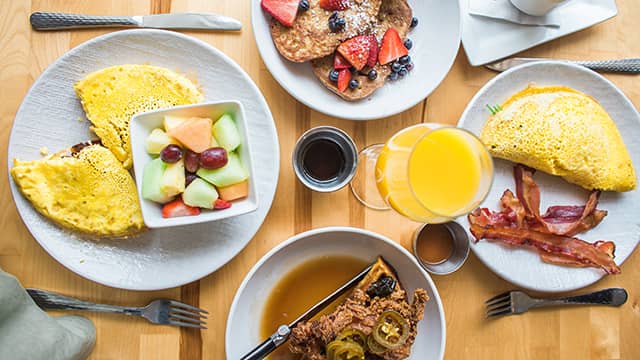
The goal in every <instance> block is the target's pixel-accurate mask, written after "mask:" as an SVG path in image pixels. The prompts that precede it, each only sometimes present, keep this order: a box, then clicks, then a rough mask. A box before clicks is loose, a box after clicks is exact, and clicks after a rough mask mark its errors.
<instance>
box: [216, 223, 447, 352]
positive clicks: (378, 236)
mask: <svg viewBox="0 0 640 360" xmlns="http://www.w3.org/2000/svg"><path fill="white" fill-rule="evenodd" d="M332 232H346V233H357V234H360V235H365V236H367V237H370V238H375V239H377V240H380V241H383V242H385V243H387V244H388V245H390V246H392V247H394V248H395V249H396V250H399V251H400V252H401V253H402V254H403V255H405V256H406V257H407V258H408V259H409V260H410V262H411V263H412V264H413V265H414V266H415V267H416V268H417V269H418V270H419V271H420V273H421V274H422V275H423V276H424V278H425V280H427V283H428V284H429V285H430V286H431V288H432V289H433V295H434V296H433V297H434V298H435V301H436V305H437V307H438V312H439V315H440V318H439V320H440V323H441V324H442V340H441V341H440V353H439V354H438V357H437V358H438V359H443V358H444V353H445V347H446V342H447V322H446V317H445V312H444V307H443V305H442V299H441V298H440V292H439V291H438V288H437V287H436V284H435V282H434V281H433V279H432V278H431V276H430V275H429V274H428V273H427V272H426V271H425V270H424V269H423V268H422V267H421V266H420V265H419V264H418V262H417V260H416V259H415V257H414V256H413V255H412V254H411V253H410V252H409V251H408V250H407V249H405V248H404V247H403V246H401V245H400V244H398V243H396V242H395V241H393V240H392V239H390V238H388V237H386V236H384V235H382V234H378V233H376V232H374V231H371V230H367V229H363V228H356V227H351V226H328V227H321V228H317V229H312V230H307V231H305V232H302V233H299V234H296V235H293V236H291V237H289V238H288V239H287V240H285V241H283V242H281V243H280V244H278V245H276V246H275V247H273V248H272V249H271V250H269V251H268V252H267V253H266V254H264V255H263V256H262V257H261V258H260V259H259V260H258V261H257V262H256V263H255V264H254V265H253V266H252V267H251V270H249V272H248V273H247V274H246V275H245V277H244V279H242V283H240V286H238V289H237V290H236V293H235V294H234V296H233V301H232V302H231V307H230V308H229V313H228V314H227V318H226V322H227V324H226V326H225V344H224V347H225V352H227V351H228V349H229V348H230V346H229V341H230V340H229V339H230V338H231V334H230V331H231V317H232V315H233V314H235V313H236V311H237V307H238V302H239V300H240V295H241V294H242V292H244V290H245V289H246V286H247V284H248V283H249V281H250V280H251V279H252V278H253V277H254V275H255V273H257V272H258V270H259V269H260V268H261V267H262V265H264V263H265V262H267V260H269V259H270V258H271V257H273V255H275V254H276V253H277V252H279V251H281V250H282V249H284V248H286V247H288V246H290V245H291V244H293V243H295V242H296V241H299V240H301V239H304V238H307V237H310V236H315V235H318V234H326V233H332Z"/></svg>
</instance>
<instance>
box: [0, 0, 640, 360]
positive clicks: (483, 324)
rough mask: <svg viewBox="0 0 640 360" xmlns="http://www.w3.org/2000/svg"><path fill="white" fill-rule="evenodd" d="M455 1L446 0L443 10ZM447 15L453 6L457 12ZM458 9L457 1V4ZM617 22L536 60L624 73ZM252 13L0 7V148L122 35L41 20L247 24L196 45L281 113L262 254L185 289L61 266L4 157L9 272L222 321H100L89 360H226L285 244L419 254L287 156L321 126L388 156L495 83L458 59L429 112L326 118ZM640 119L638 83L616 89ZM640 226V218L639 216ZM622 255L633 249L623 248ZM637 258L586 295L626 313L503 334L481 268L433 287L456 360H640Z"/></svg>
mask: <svg viewBox="0 0 640 360" xmlns="http://www.w3.org/2000/svg"><path fill="white" fill-rule="evenodd" d="M443 1H445V0H443ZM446 1H449V0H446ZM451 1H452V0H451ZM618 7H619V14H618V16H617V17H615V18H614V19H612V20H610V21H607V22H606V23H604V24H601V25H597V26H594V27H592V28H589V29H587V30H584V31H581V32H579V33H576V34H573V35H570V36H567V37H565V38H562V39H559V40H556V41H554V42H552V43H549V44H546V45H542V46H540V47H537V48H535V49H533V50H530V51H527V52H525V53H524V54H523V55H526V56H544V57H556V58H570V59H594V60H597V59H613V58H623V57H638V56H640V33H639V32H638V31H637V28H638V26H637V25H638V24H637V22H638V19H639V18H640V2H638V1H631V0H619V1H618ZM249 9H250V2H249V1H248V0H244V1H237V0H173V1H170V0H152V1H143V0H140V1H128V0H105V1H80V0H68V1H63V0H32V1H28V0H2V1H0V99H2V101H1V103H0V141H1V142H2V143H4V144H6V143H7V142H8V137H9V133H10V130H11V125H12V122H13V118H14V116H15V113H16V111H17V109H18V107H19V105H20V103H21V101H22V98H23V97H24V95H25V94H26V92H27V91H28V89H29V86H30V85H31V84H32V83H33V81H34V80H35V79H36V78H37V77H38V76H39V75H40V73H42V71H43V70H44V69H45V68H46V67H47V66H48V65H49V64H50V63H51V62H53V61H54V60H55V59H57V58H58V57H59V56H61V55H62V54H63V53H65V52H66V51H67V50H69V49H70V48H72V47H74V46H76V45H78V44H80V43H82V42H84V41H86V40H88V39H90V38H93V37H95V36H97V35H100V34H103V33H105V32H107V31H111V30H82V31H73V32H67V31H62V32H34V31H32V30H31V28H30V26H29V22H28V17H29V14H30V13H31V12H33V11H62V12H76V13H88V14H104V15H139V14H145V13H162V12H186V11H191V12H198V11H200V12H216V13H222V14H226V15H229V16H233V17H235V18H237V19H240V20H241V21H242V23H243V24H244V28H243V30H242V32H241V33H238V34H229V33H206V32H191V33H190V32H185V33H188V34H190V35H193V36H195V37H197V38H200V39H202V40H204V41H206V42H208V43H209V44H211V45H213V46H215V47H217V48H218V49H221V50H222V51H224V52H225V53H226V54H228V55H229V56H230V57H231V58H233V59H234V60H235V61H236V62H238V63H239V64H240V65H241V66H242V67H243V68H244V69H245V70H246V71H247V72H248V73H249V75H250V76H251V77H252V78H253V80H254V81H255V82H256V83H257V84H258V87H259V88H260V89H261V91H262V92H263V93H264V96H265V97H266V100H267V102H268V104H269V106H270V107H271V111H272V112H273V116H274V118H275V120H276V125H277V129H278V133H279V137H280V146H281V168H280V182H279V186H278V190H277V193H276V196H275V201H274V203H273V207H272V209H271V212H270V213H269V215H268V217H267V219H266V221H265V223H264V225H263V226H262V228H261V230H260V231H259V232H258V234H257V235H256V237H255V238H254V239H253V240H252V241H251V243H250V244H249V245H248V246H247V247H246V248H245V249H244V250H243V251H242V252H241V253H240V254H239V255H238V256H237V257H236V258H235V259H233V260H232V261H231V262H229V263H228V264H227V265H226V266H224V267H223V268H221V269H220V270H218V271H217V272H216V273H214V274H211V275H209V276H208V277H206V278H204V279H202V280H200V281H198V282H196V283H192V284H188V285H185V286H183V287H181V288H176V289H171V290H166V291H159V292H132V291H123V290H117V289H112V288H109V287H105V286H101V285H98V284H95V283H93V282H91V281H88V280H85V279H84V278H81V277H79V276H77V275H75V274H74V273H72V272H70V271H69V270H67V269H66V268H64V267H63V266H62V265H60V264H58V263H57V262H56V261H55V260H53V259H52V258H51V257H50V256H48V255H47V253H46V252H45V251H44V250H43V249H42V248H41V247H40V245H38V243H37V242H36V241H35V240H34V239H33V238H32V237H31V235H30V234H29V232H28V231H27V229H26V227H25V226H24V225H23V223H22V221H21V220H20V217H19V216H18V213H17V211H16V209H15V206H14V205H13V200H12V198H11V194H10V191H9V187H8V183H7V181H8V177H7V163H6V161H7V156H6V154H7V153H6V145H5V146H2V147H1V148H0V159H1V160H0V161H1V162H2V164H1V166H0V179H2V180H1V181H2V182H3V186H1V187H0V202H1V203H3V204H5V206H3V207H2V208H1V209H0V227H1V228H2V232H3V235H2V236H1V237H0V266H1V267H2V268H4V269H5V270H6V271H8V272H10V273H13V274H15V275H16V276H17V277H18V278H19V279H20V281H21V282H22V283H23V285H24V286H30V287H40V288H45V289H51V290H55V291H58V292H61V293H65V294H68V295H72V296H77V297H81V298H84V299H88V300H92V301H100V302H108V303H114V304H128V305H141V304H144V303H146V302H148V301H150V300H152V299H155V298H158V297H171V298H176V299H182V300H183V301H186V302H189V303H193V304H196V305H199V306H200V307H203V308H205V309H208V310H209V311H210V312H211V316H210V318H209V329H208V330H204V331H197V330H180V329H176V328H171V327H163V326H153V325H150V324H148V323H147V322H146V321H144V320H140V319H130V318H122V317H118V316H112V315H89V317H90V318H91V319H92V320H93V321H94V323H95V325H96V328H97V336H98V340H97V345H96V347H95V349H94V351H93V354H92V356H91V358H92V359H100V360H106V359H180V360H199V359H224V358H225V350H224V332H225V325H226V318H227V313H228V310H229V307H230V305H231V301H232V299H233V296H234V294H235V291H236V289H237V287H238V286H239V284H240V282H241V281H242V279H243V277H244V276H245V274H246V273H247V272H248V270H249V269H250V268H251V267H252V266H253V264H255V262H256V261H257V260H258V259H259V258H260V257H261V256H262V255H263V254H265V253H266V252H267V251H268V250H269V249H271V248H272V247H274V246H275V245H276V244H278V243H280V242H282V241H284V240H285V239H287V238H288V237H290V236H292V235H293V234H296V233H299V232H301V231H305V230H309V229H313V228H318V227H323V226H329V225H349V226H356V227H363V228H366V229H369V230H373V231H376V232H379V233H381V234H384V235H386V236H388V237H390V238H392V239H394V240H396V241H398V242H399V243H401V244H402V245H404V246H405V247H408V245H409V241H410V236H411V233H412V232H413V231H414V229H415V228H416V227H417V224H415V223H411V222H409V221H408V220H405V219H403V218H401V217H400V216H399V215H396V214H394V213H393V212H375V211H369V210H366V209H364V208H363V207H362V206H360V205H359V203H357V201H355V200H354V198H353V197H352V196H351V194H350V193H349V190H347V189H343V190H341V191H338V192H335V193H332V194H317V193H311V192H310V191H308V190H306V189H305V188H304V187H302V186H301V185H300V184H299V183H298V182H297V181H296V179H295V176H294V174H293V170H292V168H291V165H290V154H291V151H292V148H293V145H294V143H295V140H296V139H297V137H298V136H299V135H300V134H301V133H302V132H303V131H305V130H306V129H308V128H310V127H313V126H317V125H334V126H337V127H340V128H342V129H344V130H345V131H347V132H348V133H349V134H351V135H352V136H353V137H354V139H355V141H356V142H357V145H358V146H359V147H364V146H366V145H368V144H372V143H376V142H382V141H384V140H385V139H387V138H388V137H389V136H390V135H392V134H393V133H394V132H395V131H397V130H399V129H401V128H403V127H406V126H408V125H411V124H414V123H418V122H423V121H431V122H441V123H446V124H455V123H456V122H457V120H458V118H459V116H460V115H461V113H462V111H463V110H464V108H465V105H466V104H467V102H468V101H469V100H470V99H471V97H472V96H473V95H474V93H475V92H476V91H477V90H478V89H479V88H480V87H481V86H482V85H483V84H484V83H485V82H487V81H488V80H489V79H491V78H492V77H493V76H495V73H493V72H491V71H488V70H486V69H484V68H473V67H471V66H470V65H469V63H468V61H467V59H466V57H465V55H464V53H463V51H462V50H460V52H459V54H458V58H457V60H456V62H455V64H454V66H453V68H452V70H451V72H450V73H449V75H448V76H447V78H446V79H445V80H444V82H443V83H442V85H440V87H439V88H438V89H437V90H436V91H435V92H434V93H433V94H432V95H431V96H429V97H428V99H426V100H425V101H423V102H422V103H421V104H419V105H417V106H415V107H414V108H412V109H410V110H407V111H405V112H404V113H402V114H399V115H397V116H393V117H389V118H385V119H381V120H377V121H371V122H366V123H365V122H350V121H345V120H340V119H336V118H331V117H327V116H325V115H322V114H320V113H317V112H315V111H313V110H310V109H309V108H307V107H306V106H304V105H302V104H300V103H299V102H297V101H296V100H294V99H293V98H292V97H291V96H290V95H289V94H287V92H285V90H284V89H283V88H282V87H280V85H278V83H277V82H276V81H275V80H274V78H273V77H272V76H271V74H270V73H269V72H268V71H267V69H266V68H265V66H264V64H263V63H262V61H261V59H260V55H259V54H258V50H257V48H256V45H255V42H254V39H253V35H252V29H251V21H250V11H249ZM607 77H608V78H609V79H610V80H611V81H613V82H614V83H615V84H616V85H618V86H619V87H620V88H621V89H622V91H623V92H625V94H626V95H627V96H628V97H629V98H631V100H632V101H633V102H634V104H635V105H636V106H640V77H638V76H623V75H607ZM639 215H640V214H639ZM623 241H624V240H623ZM638 278H640V255H639V254H638V251H636V253H635V254H634V255H632V256H631V257H630V258H629V259H628V260H627V262H626V263H625V264H624V266H623V267H622V274H621V275H619V276H609V277H606V278H605V279H604V280H602V281H600V282H599V283H597V284H595V285H593V286H591V287H589V288H587V289H584V291H588V290H595V289H600V288H605V287H614V286H615V287H624V288H626V289H627V290H628V291H629V295H630V297H629V300H628V302H627V303H626V304H625V305H623V306H622V307H621V308H604V307H581V308H578V307H576V308H572V309H563V310H561V311H559V310H539V311H535V312H531V313H528V314H524V315H521V316H511V317H505V318H502V319H500V320H497V321H487V320H484V319H483V304H482V303H483V301H484V300H485V299H487V298H489V297H491V296H493V295H495V294H497V293H500V292H503V291H505V290H509V289H513V288H514V287H513V286H512V285H510V284H509V283H507V282H505V281H503V280H501V279H500V278H498V277H497V276H496V275H494V274H493V273H491V272H490V271H489V270H488V269H487V268H486V267H484V266H483V265H482V264H481V263H480V262H479V260H478V259H477V258H476V257H475V256H473V255H471V256H470V258H469V260H468V262H467V263H466V264H465V266H464V267H463V268H462V269H461V270H460V271H458V272H457V273H455V274H453V275H449V276H441V277H435V278H434V280H435V282H436V284H437V286H438V289H439V291H440V295H441V297H442V300H443V303H444V308H445V313H446V320H447V347H446V353H445V358H446V359H567V360H569V359H640V346H639V345H638V342H637V335H638V334H639V333H640V305H639V293H640V282H639V281H638V280H637V279H638Z"/></svg>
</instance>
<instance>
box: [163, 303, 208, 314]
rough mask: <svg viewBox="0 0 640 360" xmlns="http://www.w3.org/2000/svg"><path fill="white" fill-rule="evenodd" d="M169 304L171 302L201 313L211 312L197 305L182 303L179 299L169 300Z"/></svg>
mask: <svg viewBox="0 0 640 360" xmlns="http://www.w3.org/2000/svg"><path fill="white" fill-rule="evenodd" d="M169 304H171V305H173V306H176V307H181V308H185V309H188V310H193V311H197V312H201V313H204V314H208V313H209V312H208V311H207V310H205V309H200V308H197V307H195V306H191V305H189V304H185V303H181V302H179V301H175V300H169Z"/></svg>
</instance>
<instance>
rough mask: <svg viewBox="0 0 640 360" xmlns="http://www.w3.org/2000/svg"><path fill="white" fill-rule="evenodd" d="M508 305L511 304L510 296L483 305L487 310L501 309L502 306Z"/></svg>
mask: <svg viewBox="0 0 640 360" xmlns="http://www.w3.org/2000/svg"><path fill="white" fill-rule="evenodd" d="M505 304H506V305H509V304H511V296H505V297H503V298H500V299H498V300H494V301H493V302H491V303H488V304H485V306H486V307H487V309H495V308H497V307H501V306H503V305H505Z"/></svg>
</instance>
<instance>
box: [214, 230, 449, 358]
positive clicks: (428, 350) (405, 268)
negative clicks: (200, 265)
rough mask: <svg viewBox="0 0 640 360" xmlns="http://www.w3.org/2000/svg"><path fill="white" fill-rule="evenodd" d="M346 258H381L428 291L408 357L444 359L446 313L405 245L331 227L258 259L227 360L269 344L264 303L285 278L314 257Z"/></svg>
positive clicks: (239, 303) (234, 315)
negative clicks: (262, 320) (263, 335)
mask: <svg viewBox="0 0 640 360" xmlns="http://www.w3.org/2000/svg"><path fill="white" fill-rule="evenodd" d="M344 254H350V256H354V257H357V258H360V259H364V260H366V261H373V260H375V258H376V257H377V256H378V255H382V256H384V258H385V260H387V261H388V262H389V264H391V266H393V267H394V268H395V270H396V271H397V272H398V277H399V278H400V281H401V282H402V285H403V286H404V287H405V290H406V291H407V293H408V294H413V291H414V290H415V289H416V288H423V289H425V290H427V293H428V294H429V298H430V299H429V301H428V302H427V304H426V306H425V314H424V319H422V321H420V323H419V324H418V335H417V337H416V341H415V343H414V344H413V347H412V348H411V357H409V359H420V360H440V359H442V357H443V355H444V348H445V333H446V326H445V320H444V311H443V309H442V303H441V301H440V296H439V295H438V290H437V289H436V286H435V285H434V283H433V281H432V280H431V278H430V277H429V275H428V274H427V273H426V272H425V271H424V270H423V269H422V268H421V267H420V265H418V263H417V262H416V260H415V259H414V257H413V255H411V254H410V253H409V252H408V251H407V250H405V249H404V248H403V247H402V246H400V245H398V244H396V243H395V242H393V241H392V240H390V239H388V238H386V237H384V236H382V235H379V234H376V233H374V232H371V231H367V230H362V229H356V228H350V227H328V228H322V229H316V230H311V231H307V232H305V233H302V234H298V235H296V236H294V237H292V238H290V239H289V240H287V241H285V242H283V243H282V244H280V245H278V246H277V247H275V248H274V249H272V250H271V251H269V253H267V254H266V255H265V256H263V257H262V259H260V261H258V263H257V264H256V265H255V266H254V267H253V268H252V269H251V271H249V273H248V274H247V276H246V277H245V278H244V281H243V282H242V284H241V285H240V287H239V288H238V291H237V292H236V296H235V297H234V299H233V303H232V304H231V310H230V311H229V317H228V318H227V331H226V336H225V341H226V343H225V349H226V352H227V359H240V358H241V357H242V356H243V355H245V354H246V353H247V352H249V351H250V350H252V349H253V348H254V347H255V346H256V345H258V344H260V343H261V342H262V341H263V340H264V339H261V338H260V321H259V319H260V317H261V315H260V314H262V311H263V308H264V305H265V299H266V298H267V297H268V296H269V294H270V293H271V290H272V289H273V287H274V286H275V285H276V284H277V283H278V281H279V280H280V279H281V278H282V277H283V276H284V275H285V274H287V273H288V272H289V271H291V270H292V269H293V268H295V267H296V266H297V265H299V264H302V263H303V262H305V261H307V260H309V259H313V258H317V257H320V256H324V255H344ZM410 296H411V295H410ZM274 330H275V329H274Z"/></svg>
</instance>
